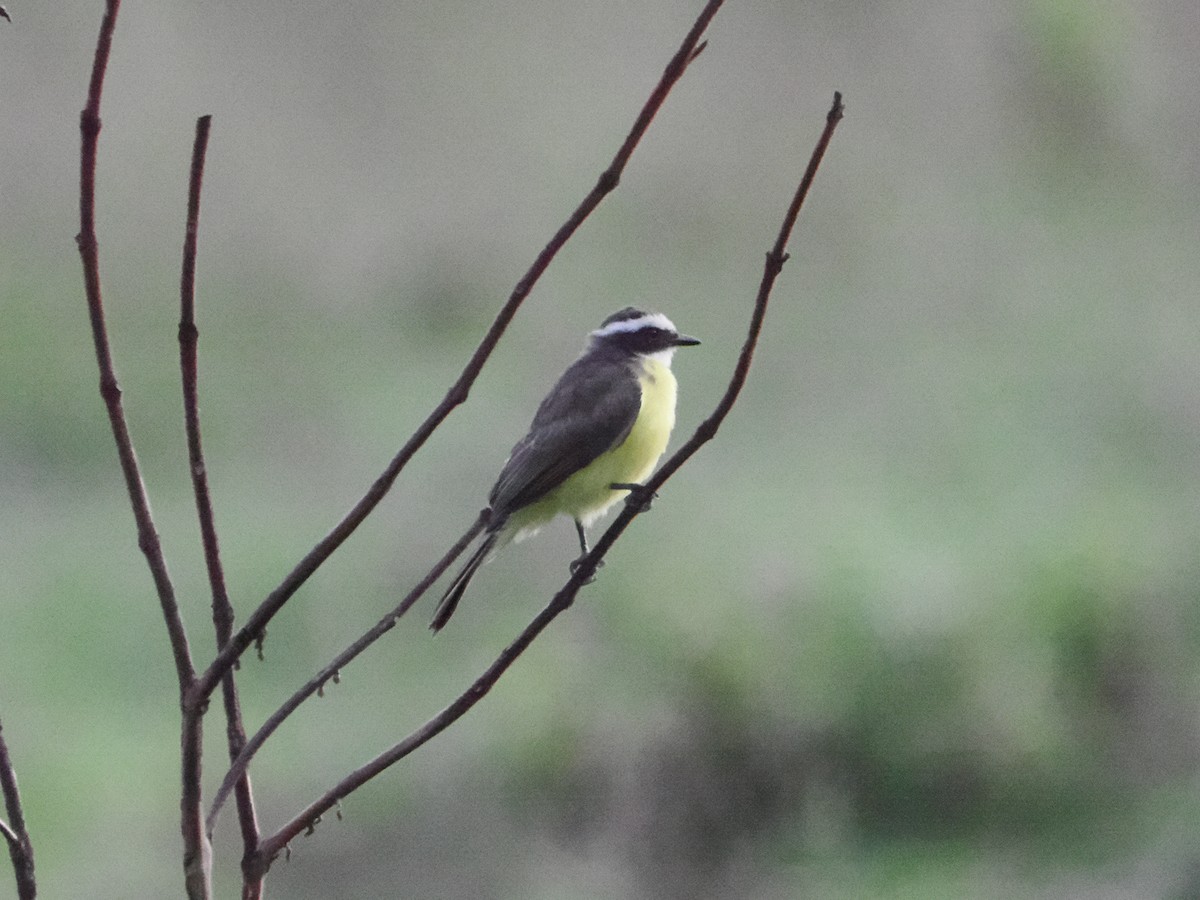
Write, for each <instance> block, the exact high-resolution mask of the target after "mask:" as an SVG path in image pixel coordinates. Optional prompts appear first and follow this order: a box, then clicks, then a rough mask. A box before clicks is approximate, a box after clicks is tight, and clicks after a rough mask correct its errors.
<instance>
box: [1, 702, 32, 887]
mask: <svg viewBox="0 0 1200 900" xmlns="http://www.w3.org/2000/svg"><path fill="white" fill-rule="evenodd" d="M0 793H2V794H3V795H4V810H5V812H6V813H7V815H8V822H7V823H6V822H4V821H2V820H0V834H3V835H4V840H5V841H6V842H7V843H8V856H9V859H11V860H12V867H13V874H14V875H15V876H16V879H17V897H18V898H19V900H33V898H34V897H36V896H37V883H36V882H35V880H34V877H33V842H32V841H30V840H29V832H28V831H26V830H25V813H24V812H23V811H22V809H21V792H20V791H19V790H17V771H16V769H14V768H13V764H12V760H11V759H9V757H8V745H6V744H5V743H4V733H3V727H2V726H0ZM9 823H11V824H9Z"/></svg>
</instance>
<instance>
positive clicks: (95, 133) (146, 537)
mask: <svg viewBox="0 0 1200 900" xmlns="http://www.w3.org/2000/svg"><path fill="white" fill-rule="evenodd" d="M120 5H121V4H120V0H107V4H106V7H105V13H104V17H103V19H102V20H101V23H100V34H99V37H98V38H97V40H96V54H95V58H94V61H93V64H92V76H91V80H90V82H89V84H88V95H87V104H86V106H85V107H84V109H83V112H82V113H81V114H80V117H79V130H80V134H81V147H80V172H79V219H80V228H79V234H78V236H77V237H76V242H77V244H78V245H79V255H80V258H81V259H82V262H83V281H84V291H85V293H86V295H87V305H88V314H89V316H90V318H91V325H92V341H93V343H94V345H95V349H96V361H97V365H98V366H99V369H100V395H101V397H102V398H103V399H104V405H105V408H106V409H107V411H108V420H109V424H110V426H111V428H112V433H113V439H114V441H115V442H116V445H117V456H118V458H119V459H120V462H121V471H122V473H123V474H124V477H125V487H126V491H127V492H128V494H129V501H130V505H131V507H132V509H133V517H134V521H135V522H136V524H137V532H138V547H139V548H140V549H141V551H142V553H143V554H144V555H145V557H146V563H147V565H148V566H149V569H150V574H151V576H152V577H153V579H154V586H155V590H156V591H157V593H158V600H159V605H160V606H161V608H162V613H163V619H164V620H165V622H166V626H167V636H168V638H169V640H170V642H171V652H172V654H173V655H174V658H175V672H176V676H177V677H178V679H179V692H180V697H181V699H182V700H183V701H184V702H185V703H186V700H187V697H188V696H189V691H190V688H191V686H192V683H193V681H194V680H195V669H194V668H193V666H192V657H191V650H190V649H189V647H188V640H187V632H186V631H185V629H184V626H183V618H182V617H181V616H180V613H179V604H178V602H177V601H176V599H175V588H174V586H173V585H172V583H171V576H170V573H169V572H168V571H167V562H166V559H165V557H164V556H163V551H162V546H161V544H160V543H159V539H158V532H157V531H156V530H155V527H154V517H153V515H152V514H151V512H150V498H149V497H148V496H147V494H146V486H145V483H144V482H143V481H142V474H141V470H140V468H139V466H138V461H137V454H136V452H135V451H134V448H133V439H132V438H131V437H130V434H129V426H128V423H127V422H126V419H125V410H124V408H123V406H122V403H121V388H120V385H119V384H118V382H117V375H116V369H115V367H114V365H113V358H112V349H111V347H110V345H109V340H108V329H107V326H106V325H105V321H104V303H103V299H102V296H101V290H100V255H99V244H98V242H97V240H96V158H97V149H98V144H99V138H100V99H101V94H102V92H103V89H104V75H105V72H106V71H107V68H108V59H109V54H110V52H111V50H112V37H113V31H114V30H115V28H116V23H117V13H118V11H119V10H120ZM180 739H181V744H182V750H183V752H182V758H181V770H182V771H181V777H182V795H181V798H180V807H181V823H180V829H181V832H182V835H183V863H184V878H185V882H186V886H187V890H188V896H189V897H190V898H193V900H197V898H207V897H208V896H209V886H208V842H207V841H206V839H205V836H204V828H203V821H202V810H201V806H200V754H201V746H202V743H201V740H202V731H201V723H200V720H199V718H198V717H190V716H187V715H185V716H184V719H183V723H182V729H181V738H180Z"/></svg>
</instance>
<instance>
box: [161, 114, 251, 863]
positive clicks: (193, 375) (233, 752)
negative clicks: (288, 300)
mask: <svg viewBox="0 0 1200 900" xmlns="http://www.w3.org/2000/svg"><path fill="white" fill-rule="evenodd" d="M211 127H212V116H201V117H200V118H199V119H197V120H196V137H195V141H194V143H193V145H192V167H191V177H190V178H189V180H188V206H187V224H186V228H185V236H184V242H183V265H182V267H181V274H180V285H179V298H180V302H179V306H180V314H179V367H180V373H181V377H182V382H183V410H184V429H185V431H186V433H187V447H188V469H189V471H190V472H191V476H192V493H193V494H194V495H195V500H196V514H197V517H198V518H199V521H200V538H201V543H202V544H203V547H204V562H205V567H206V569H207V571H208V582H209V589H210V592H211V594H212V617H213V628H214V630H215V631H216V637H217V649H218V650H220V649H221V647H223V646H225V644H226V643H228V641H229V638H230V636H231V635H232V634H233V622H234V612H233V604H232V603H230V601H229V591H228V589H227V587H226V585H225V572H224V569H223V567H222V565H221V548H220V542H219V541H218V539H217V526H216V516H215V514H214V513H213V505H212V494H211V491H210V490H209V486H208V467H207V465H206V464H205V461H204V449H203V443H202V441H201V437H200V402H199V365H198V355H199V354H198V345H199V340H200V332H199V329H198V328H197V327H196V242H197V237H198V234H199V225H200V192H201V187H202V185H203V182H204V160H205V155H206V153H207V150H208V136H209V132H210V130H211ZM221 694H222V701H223V704H224V707H225V735H226V741H227V744H228V748H229V759H230V760H231V761H232V760H235V759H237V758H238V754H240V753H241V752H242V748H243V747H244V746H245V744H246V728H245V725H244V724H243V722H242V710H241V703H240V702H239V700H238V692H237V683H236V681H235V678H234V672H233V670H232V669H231V670H230V671H229V672H227V673H226V674H225V677H224V678H223V679H222V681H221ZM184 714H185V715H191V716H197V717H198V716H202V715H203V714H204V704H200V705H198V706H189V707H188V708H186V709H185V710H184ZM235 793H236V797H237V808H238V822H239V824H240V826H241V833H242V852H243V859H246V858H249V857H250V856H252V855H253V853H254V851H255V850H256V849H257V848H258V837H259V831H258V816H257V814H256V812H255V809H254V794H253V791H252V789H251V785H250V776H249V775H248V774H246V773H245V772H244V771H243V773H242V775H241V777H239V778H238V780H237V784H236V787H235Z"/></svg>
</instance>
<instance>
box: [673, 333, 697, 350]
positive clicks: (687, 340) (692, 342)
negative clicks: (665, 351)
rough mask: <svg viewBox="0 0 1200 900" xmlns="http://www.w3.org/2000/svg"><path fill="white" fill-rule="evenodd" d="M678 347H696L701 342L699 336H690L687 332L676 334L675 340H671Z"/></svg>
mask: <svg viewBox="0 0 1200 900" xmlns="http://www.w3.org/2000/svg"><path fill="white" fill-rule="evenodd" d="M671 343H672V344H674V345H675V346H676V347H695V346H697V345H698V344H699V343H700V340H699V338H694V337H688V336H687V335H686V334H677V335H675V340H673V341H671Z"/></svg>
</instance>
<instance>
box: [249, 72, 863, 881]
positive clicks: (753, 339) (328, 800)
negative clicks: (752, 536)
mask: <svg viewBox="0 0 1200 900" xmlns="http://www.w3.org/2000/svg"><path fill="white" fill-rule="evenodd" d="M843 112H844V107H843V106H842V96H841V94H840V93H835V94H834V101H833V106H832V107H831V109H830V111H829V113H828V115H827V116H826V121H825V129H824V131H823V132H822V133H821V137H820V139H819V140H818V142H817V145H816V147H815V149H814V150H813V152H812V155H811V157H810V158H809V162H808V166H807V168H806V170H805V172H804V175H803V177H802V179H801V181H800V185H799V187H798V188H797V189H796V193H795V194H794V195H793V198H792V201H791V203H790V204H789V206H788V209H787V212H786V213H785V215H784V219H783V224H782V225H781V226H780V229H779V233H778V236H777V238H776V240H775V244H774V246H773V247H772V248H771V250H770V251H769V252H768V253H767V259H766V264H765V266H764V268H763V276H762V281H761V282H760V284H759V289H758V294H757V296H756V297H755V301H754V309H753V312H752V314H751V317H750V325H749V328H748V331H747V335H746V340H745V343H744V344H743V346H742V352H741V354H740V355H739V357H738V361H737V363H736V365H735V367H734V370H733V374H732V375H731V377H730V380H729V384H728V386H727V387H726V390H725V393H724V395H723V396H722V397H721V400H720V401H719V402H718V404H717V406H716V408H715V409H714V410H713V412H712V414H711V415H710V416H709V417H708V418H707V419H705V420H704V421H703V422H702V423H701V424H700V425H699V427H697V429H696V431H695V433H694V434H693V435H692V436H691V438H689V439H688V441H687V442H686V443H685V444H684V445H683V446H682V447H680V448H679V450H678V451H676V452H675V453H674V454H673V455H672V456H671V457H670V459H668V460H667V462H666V463H665V464H664V465H663V466H662V467H661V468H660V469H659V470H658V472H656V473H655V475H654V476H653V477H652V478H650V479H649V480H648V481H647V482H646V485H645V492H644V494H645V495H649V494H652V493H653V492H655V491H657V490H658V489H659V488H661V487H662V485H663V484H664V483H665V482H666V480H667V479H668V478H670V477H671V475H673V474H674V473H675V472H676V471H678V469H679V467H680V466H682V465H683V464H684V463H685V462H686V461H687V460H688V459H690V458H691V457H692V456H693V455H694V454H695V453H696V451H697V450H699V449H700V447H701V446H703V445H704V444H705V443H707V442H708V441H710V440H712V438H713V437H714V436H715V435H716V433H717V430H718V428H719V427H720V425H721V422H722V421H723V420H724V419H725V417H726V416H727V415H728V414H729V411H730V409H732V408H733V404H734V402H735V401H736V400H737V397H738V395H739V394H740V393H741V390H742V387H743V386H744V385H745V383H746V378H747V376H748V374H749V372H750V364H751V361H752V360H753V357H754V348H755V346H756V344H757V342H758V337H759V334H760V333H761V331H762V324H763V318H764V316H765V315H766V310H767V303H768V301H769V299H770V295H771V289H772V288H773V287H774V284H775V280H776V278H777V276H778V275H779V273H780V271H781V270H782V268H783V264H784V263H785V262H786V261H787V254H786V253H785V248H786V246H787V243H788V239H789V238H790V236H791V233H792V229H793V227H794V226H795V223H796V218H797V216H798V215H799V212H800V208H801V206H802V205H803V203H804V199H805V197H806V196H807V195H808V190H809V187H810V186H811V185H812V181H813V178H814V177H815V176H816V172H817V169H818V168H819V166H820V164H821V159H822V158H823V157H824V154H825V149H826V147H827V146H828V145H829V141H830V139H831V138H832V137H833V132H834V130H835V129H836V128H837V124H838V122H840V121H841V119H842V114H843ZM642 508H643V507H642V505H641V504H640V503H637V502H630V503H627V504H626V505H625V508H624V509H623V510H622V511H621V513H620V514H619V515H618V516H617V518H616V519H615V520H614V521H613V524H612V525H611V526H610V527H609V528H608V529H607V530H606V531H605V532H604V534H603V535H602V536H601V538H600V539H599V540H598V541H597V542H596V545H595V546H594V547H593V548H592V550H591V552H590V553H588V554H587V556H586V557H584V558H583V559H582V560H581V562H580V564H579V565H578V567H577V568H576V569H575V571H574V572H573V574H572V575H571V577H570V579H569V580H568V581H567V583H566V584H565V585H564V586H563V587H562V588H561V589H560V590H559V591H558V593H556V594H555V595H554V597H553V599H551V601H550V603H549V604H547V606H546V607H545V608H544V609H543V610H542V611H541V612H540V613H538V615H537V616H536V617H535V618H534V619H533V621H532V622H530V624H529V625H528V626H526V628H525V630H524V631H522V632H521V633H520V634H519V635H518V636H517V638H516V640H514V641H513V642H512V643H511V644H509V646H508V647H506V648H505V649H504V651H503V652H502V653H501V654H500V656H499V657H497V659H496V661H495V662H493V663H492V664H491V666H489V667H488V669H487V671H485V672H484V673H483V674H482V675H480V676H479V677H478V678H477V679H476V680H475V681H474V683H472V684H471V686H470V687H469V688H467V690H466V691H464V692H463V693H462V694H461V695H460V696H459V697H458V698H457V699H456V700H454V701H453V702H452V703H451V704H450V705H449V706H447V707H446V708H445V709H443V710H442V711H441V712H440V713H438V714H437V715H436V716H434V717H433V718H432V719H430V720H429V721H428V722H426V723H425V724H424V725H423V726H421V727H420V728H419V729H417V730H416V731H414V732H413V733H412V734H410V735H409V736H408V737H406V738H405V739H404V740H402V741H401V742H400V743H398V744H396V745H395V746H393V747H392V748H391V749H389V750H387V751H385V752H384V753H381V754H380V755H379V756H377V757H375V759H373V760H371V761H370V762H369V763H367V764H366V765H364V766H362V767H361V768H359V769H356V770H355V771H353V772H351V773H350V774H349V775H347V776H346V777H345V778H343V779H342V780H341V781H339V782H338V783H337V784H336V785H334V786H333V787H332V788H331V789H330V790H329V791H327V792H326V793H325V794H324V795H322V796H321V797H319V798H318V799H317V800H315V801H314V802H313V803H311V804H309V806H308V807H306V808H305V809H304V810H302V811H301V812H300V813H299V814H297V815H296V816H295V817H294V818H293V819H292V820H291V821H290V822H288V823H287V824H286V825H284V826H283V827H282V828H280V829H279V830H278V831H277V832H276V833H275V834H272V835H270V836H269V837H266V838H264V839H263V841H262V843H261V845H260V849H259V853H260V857H261V859H262V861H263V867H264V869H265V868H266V867H267V866H269V865H270V861H271V860H272V859H273V858H274V857H275V856H276V855H278V854H279V853H280V852H281V851H282V850H283V848H284V847H286V846H287V844H288V843H289V842H290V841H291V840H292V839H293V838H294V837H296V836H297V835H299V834H300V833H301V832H303V831H306V830H308V829H310V828H312V827H313V826H314V825H315V824H316V823H317V822H318V821H319V820H320V818H321V816H322V815H324V814H325V813H326V812H327V811H328V810H330V809H331V808H332V807H333V806H334V805H335V804H337V803H339V802H340V801H341V800H342V799H343V798H344V797H346V796H347V795H349V794H350V793H352V792H353V791H355V790H357V789H358V788H359V787H361V786H362V785H364V784H365V783H366V782H368V781H370V780H371V779H372V778H374V777H375V776H376V775H378V774H379V773H381V772H383V771H384V770H385V769H387V768H388V767H389V766H391V765H393V764H394V763H396V762H397V761H398V760H400V759H403V758H404V757H405V756H407V755H408V754H410V753H412V752H413V751H414V750H416V749H417V748H418V747H420V746H421V745H422V744H424V743H426V742H427V741H429V740H430V739H431V738H433V737H435V736H436V735H438V734H439V733H440V732H442V731H443V730H445V729H446V728H447V727H449V726H450V725H451V724H453V723H454V722H455V721H457V720H458V719H459V718H461V717H462V716H463V715H464V714H465V713H466V712H467V711H468V710H469V709H470V708H471V707H473V706H474V705H475V704H476V703H478V702H479V701H480V700H481V699H482V698H483V697H484V695H485V694H487V692H488V691H490V690H491V689H492V687H493V686H494V685H495V684H496V682H497V681H498V680H499V679H500V677H501V676H502V675H503V674H504V672H505V671H507V669H508V668H509V666H511V665H512V664H513V662H514V661H515V660H516V659H517V657H518V656H520V655H521V654H522V653H523V652H524V651H525V649H526V648H527V647H528V646H529V645H530V644H531V643H533V640H534V639H535V638H536V637H537V636H538V635H539V634H541V632H542V631H543V630H544V629H545V628H546V626H547V625H549V624H550V622H551V621H553V620H554V618H555V617H557V616H558V615H559V613H561V612H562V611H563V610H565V609H567V608H568V607H569V606H570V605H571V604H572V603H573V602H574V600H575V596H576V595H577V594H578V593H579V589H580V588H581V587H583V585H585V584H587V583H588V582H589V581H590V580H591V577H592V575H593V574H594V573H595V571H596V568H597V567H598V566H599V564H600V562H601V561H602V560H603V558H604V556H605V554H606V553H607V552H608V550H609V548H611V547H612V545H613V543H615V542H616V540H617V538H619V537H620V536H621V534H622V533H623V532H624V531H625V529H626V528H627V527H628V525H629V523H630V522H632V521H633V519H634V518H635V517H636V516H637V515H638V514H639V513H640V512H641V509H642Z"/></svg>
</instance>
